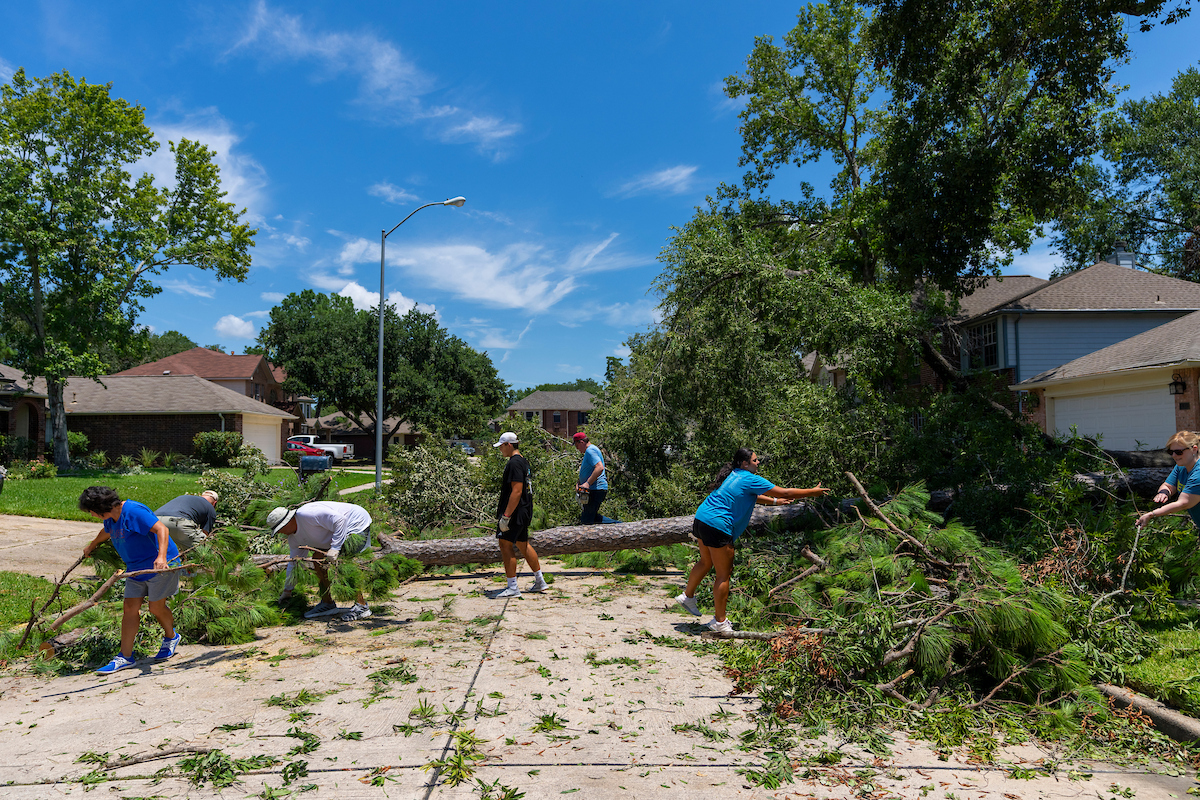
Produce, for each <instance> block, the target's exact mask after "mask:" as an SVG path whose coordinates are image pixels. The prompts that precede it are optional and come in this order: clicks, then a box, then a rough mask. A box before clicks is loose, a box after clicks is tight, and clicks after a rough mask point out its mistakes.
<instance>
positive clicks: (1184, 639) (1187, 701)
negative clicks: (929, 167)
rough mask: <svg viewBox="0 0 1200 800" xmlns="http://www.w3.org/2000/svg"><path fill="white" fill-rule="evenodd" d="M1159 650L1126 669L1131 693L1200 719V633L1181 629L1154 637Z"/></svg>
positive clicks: (1171, 630) (1127, 683)
mask: <svg viewBox="0 0 1200 800" xmlns="http://www.w3.org/2000/svg"><path fill="white" fill-rule="evenodd" d="M1155 638H1157V639H1158V644H1159V647H1158V650H1157V651H1155V653H1154V654H1153V655H1151V656H1150V657H1149V658H1147V659H1146V660H1145V661H1142V662H1141V663H1138V664H1131V665H1129V666H1127V667H1125V678H1126V680H1125V683H1126V685H1127V686H1129V688H1130V689H1133V690H1134V691H1137V692H1141V693H1142V694H1145V695H1148V696H1150V697H1153V698H1154V699H1156V700H1161V701H1162V702H1164V703H1166V704H1167V705H1169V706H1172V707H1174V708H1177V709H1179V710H1180V711H1182V712H1184V713H1185V714H1190V715H1192V716H1194V717H1200V630H1196V629H1194V628H1190V627H1186V628H1185V627H1178V628H1173V629H1169V630H1164V631H1162V632H1160V633H1157V634H1155Z"/></svg>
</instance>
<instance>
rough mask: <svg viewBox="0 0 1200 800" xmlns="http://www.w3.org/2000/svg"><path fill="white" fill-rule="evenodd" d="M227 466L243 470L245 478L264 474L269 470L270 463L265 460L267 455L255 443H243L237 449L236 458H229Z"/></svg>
mask: <svg viewBox="0 0 1200 800" xmlns="http://www.w3.org/2000/svg"><path fill="white" fill-rule="evenodd" d="M229 466H231V467H236V468H237V469H240V470H245V476H246V477H247V478H255V477H257V476H259V475H266V474H267V473H269V472H270V471H271V463H270V462H269V461H267V456H266V455H265V454H264V453H263V451H262V450H260V449H259V448H258V445H256V444H243V445H242V449H241V450H240V451H238V454H237V458H234V459H233V460H231V461H230V462H229Z"/></svg>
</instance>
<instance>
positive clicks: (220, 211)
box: [0, 70, 256, 467]
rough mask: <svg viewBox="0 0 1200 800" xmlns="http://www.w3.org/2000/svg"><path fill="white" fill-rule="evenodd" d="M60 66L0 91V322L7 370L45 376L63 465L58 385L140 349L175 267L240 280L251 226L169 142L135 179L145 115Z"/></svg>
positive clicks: (147, 143)
mask: <svg viewBox="0 0 1200 800" xmlns="http://www.w3.org/2000/svg"><path fill="white" fill-rule="evenodd" d="M111 88H112V87H111V85H107V84H105V85H101V84H90V83H88V82H87V81H85V80H82V79H80V80H76V79H75V78H74V77H72V76H71V75H70V74H69V73H67V72H61V73H57V74H54V75H51V76H49V77H47V78H30V77H28V76H26V74H25V71H24V70H17V72H16V73H15V74H14V75H13V77H12V80H11V81H10V82H9V83H8V84H6V85H5V86H3V87H2V88H0V241H3V242H4V244H3V245H2V246H0V247H2V249H0V316H3V319H4V323H5V336H6V339H7V341H8V344H9V346H10V347H12V348H13V349H14V350H15V351H16V355H15V357H14V362H15V366H18V367H19V368H20V369H22V370H24V372H25V373H26V374H27V375H30V376H37V377H43V378H45V379H46V385H47V394H48V395H49V411H50V419H51V422H52V428H53V431H54V437H53V438H54V444H53V447H54V460H55V462H56V463H57V464H58V465H59V466H60V467H66V466H68V464H69V460H68V454H67V425H66V414H65V412H64V409H63V386H64V383H65V381H66V379H67V377H68V376H83V377H90V378H94V377H97V376H99V375H101V374H103V373H104V372H105V371H106V368H107V364H106V363H105V360H104V358H102V357H101V355H100V354H101V352H107V353H111V354H112V355H113V356H115V357H117V358H122V357H125V356H128V355H130V354H132V353H135V352H136V351H137V349H139V348H140V346H141V345H142V344H143V340H142V337H141V335H140V331H141V329H140V328H139V326H138V325H137V324H136V320H137V316H138V313H139V312H140V311H141V310H142V306H141V301H142V300H143V299H145V298H147V297H150V296H152V295H154V294H156V293H157V292H158V291H160V289H159V287H157V286H156V285H155V284H154V283H153V280H152V279H153V278H154V276H156V275H159V274H161V273H162V272H163V271H164V270H166V269H168V268H170V267H172V266H176V265H190V266H194V267H198V268H200V269H206V270H212V271H213V272H215V273H216V275H217V277H218V278H232V279H235V280H243V279H244V278H245V275H246V272H247V270H248V268H249V265H250V254H249V248H250V247H251V246H253V243H254V235H255V233H256V231H255V230H254V229H252V228H250V227H249V226H248V225H246V224H245V223H243V222H242V221H241V217H242V214H243V213H244V212H239V211H238V210H236V209H235V208H234V206H233V205H232V204H231V203H228V202H226V201H225V200H224V199H223V198H224V192H222V191H221V180H220V172H219V169H218V167H217V165H216V163H215V161H214V159H213V153H212V152H211V151H210V150H208V148H206V147H205V146H204V145H202V144H199V143H197V142H192V141H189V140H187V139H184V140H181V141H180V142H178V143H172V144H171V145H170V147H171V151H172V153H173V154H174V156H175V174H174V175H173V176H158V178H159V179H160V181H161V182H167V181H170V182H171V184H172V185H170V186H169V187H165V186H160V185H156V184H155V176H152V175H150V174H148V173H144V174H142V175H140V176H137V177H134V176H132V175H131V174H130V172H129V169H130V168H131V167H132V166H133V165H134V164H136V163H137V162H138V161H140V160H141V159H144V158H146V157H147V156H149V155H150V154H151V153H153V152H154V151H155V150H156V149H157V148H158V143H157V142H156V141H155V139H154V135H153V132H152V131H151V130H150V128H149V127H147V125H146V123H145V112H144V110H143V109H142V108H141V107H140V106H136V105H132V104H130V103H128V102H126V101H124V100H121V99H119V98H116V97H113V96H112V95H111Z"/></svg>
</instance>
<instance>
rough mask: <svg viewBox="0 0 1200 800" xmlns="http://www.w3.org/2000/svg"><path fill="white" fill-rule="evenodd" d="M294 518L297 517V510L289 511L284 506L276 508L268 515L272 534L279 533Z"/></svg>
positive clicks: (268, 525)
mask: <svg viewBox="0 0 1200 800" xmlns="http://www.w3.org/2000/svg"><path fill="white" fill-rule="evenodd" d="M294 516H296V511H295V509H293V510H291V511H288V510H287V509H286V508H284V507H283V506H276V507H275V509H274V510H272V511H271V513H270V514H268V515H267V527H268V528H270V529H271V533H279V529H280V528H282V527H283V526H284V525H287V524H288V523H289V522H291V521H292V517H294Z"/></svg>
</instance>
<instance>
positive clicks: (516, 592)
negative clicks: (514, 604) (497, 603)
mask: <svg viewBox="0 0 1200 800" xmlns="http://www.w3.org/2000/svg"><path fill="white" fill-rule="evenodd" d="M520 596H521V590H520V589H518V588H517V587H515V586H506V587H504V589H503V590H502V591H499V592H497V593H496V594H494V595H492V597H494V598H495V599H497V600H500V599H502V598H505V597H520Z"/></svg>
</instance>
